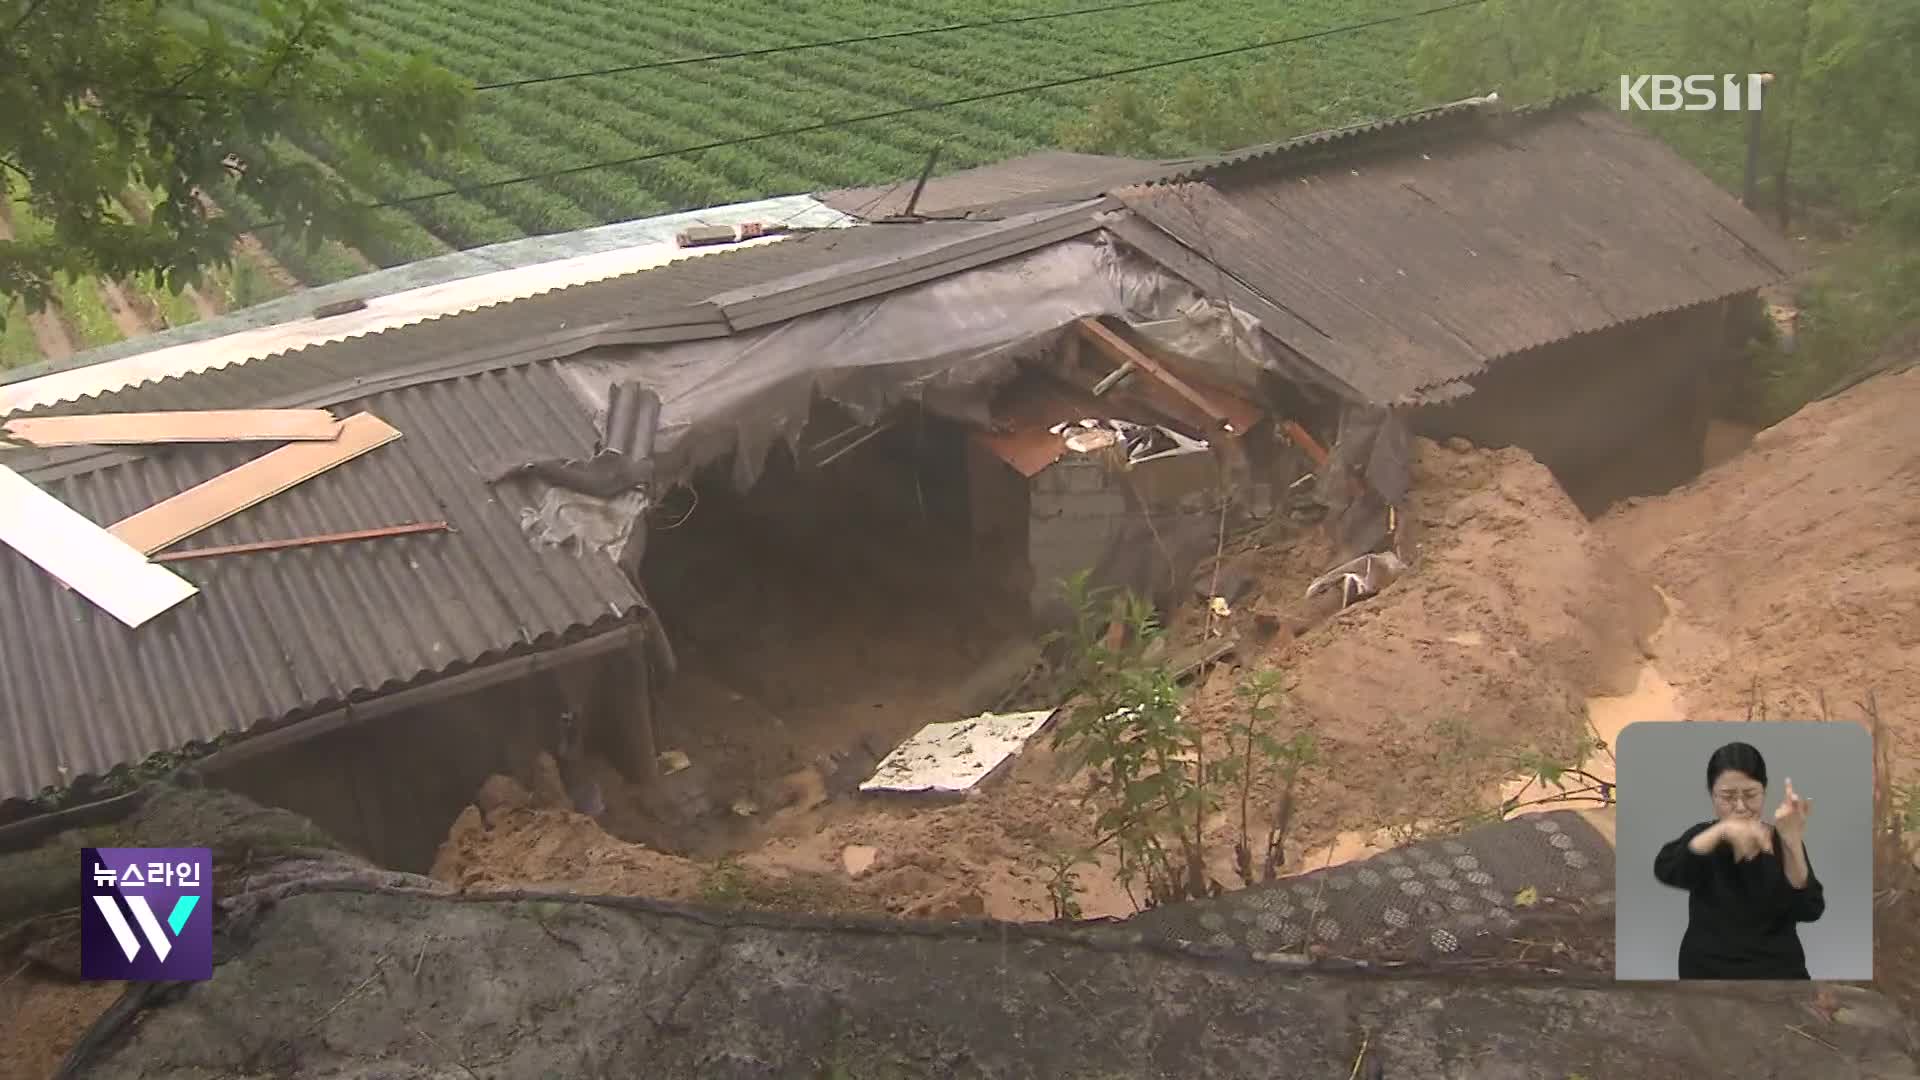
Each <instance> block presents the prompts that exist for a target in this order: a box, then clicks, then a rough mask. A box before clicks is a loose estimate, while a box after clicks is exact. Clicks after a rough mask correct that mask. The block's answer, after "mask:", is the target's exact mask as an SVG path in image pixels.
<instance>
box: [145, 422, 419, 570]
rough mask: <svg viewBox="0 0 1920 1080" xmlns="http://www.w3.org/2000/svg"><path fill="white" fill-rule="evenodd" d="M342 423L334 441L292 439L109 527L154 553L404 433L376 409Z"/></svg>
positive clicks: (148, 552) (146, 551)
mask: <svg viewBox="0 0 1920 1080" xmlns="http://www.w3.org/2000/svg"><path fill="white" fill-rule="evenodd" d="M339 427H340V435H339V437H338V438H337V439H335V440H334V441H332V442H323V443H322V442H316V443H289V444H288V445H286V446H283V447H281V448H280V449H278V450H274V451H272V452H271V453H267V454H262V455H261V456H259V457H257V458H254V459H253V460H252V461H249V462H247V463H246V464H245V465H241V466H239V467H237V468H234V469H230V470H228V471H227V472H223V473H221V474H220V475H219V476H216V477H214V478H213V479H211V480H208V481H207V482H206V483H203V484H200V485H198V486H196V487H191V488H188V489H187V490H185V491H183V492H181V493H180V494H178V495H175V496H174V497H173V498H171V499H163V500H161V501H160V502H157V503H155V504H153V505H152V506H149V507H147V508H146V509H145V510H142V511H140V512H139V513H137V514H135V515H133V516H132V517H130V518H127V519H125V520H124V521H120V522H117V523H115V524H114V526H113V527H112V528H111V529H108V530H107V531H108V532H111V533H112V534H113V535H115V536H117V537H119V538H120V539H122V540H125V541H126V542H127V543H129V544H132V545H133V546H134V547H135V548H136V549H138V550H139V551H141V552H144V553H145V554H148V555H151V554H153V553H154V552H156V551H159V550H160V549H161V548H164V547H167V546H169V545H171V544H175V543H178V542H179V541H181V540H184V539H186V538H187V537H189V536H192V535H193V534H194V533H197V532H199V531H200V530H202V529H205V528H208V527H210V526H212V525H215V524H218V523H219V522H222V521H225V520H226V519H228V518H230V517H232V516H233V515H235V514H237V513H239V512H240V511H242V510H245V509H247V508H248V507H250V506H255V505H257V504H259V503H262V502H265V501H266V500H268V499H271V498H273V497H274V496H275V495H278V494H280V493H281V492H283V491H286V490H287V489H289V488H291V487H294V486H295V485H298V484H303V483H305V482H306V481H308V480H311V479H313V478H314V477H316V476H319V475H320V474H321V473H323V472H326V471H327V470H328V469H331V468H333V467H334V466H336V465H341V464H344V463H346V462H348V461H351V460H353V459H354V458H357V457H359V456H360V455H361V454H364V453H366V452H368V451H369V450H373V449H376V448H378V447H381V446H385V445H386V444H387V443H390V442H392V441H393V440H395V439H397V438H399V437H400V432H398V431H396V430H395V429H394V428H392V427H390V426H389V425H388V424H387V423H386V421H384V420H382V419H380V418H379V417H377V416H375V415H373V414H372V413H360V414H358V415H356V416H350V417H348V418H347V419H345V420H342V421H340V422H339Z"/></svg>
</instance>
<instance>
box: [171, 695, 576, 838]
mask: <svg viewBox="0 0 1920 1080" xmlns="http://www.w3.org/2000/svg"><path fill="white" fill-rule="evenodd" d="M600 662H602V661H593V660H589V661H582V662H581V663H584V664H594V663H600ZM545 689H546V688H545V687H544V686H543V685H542V683H541V681H540V678H539V676H538V675H537V674H536V675H533V676H528V677H525V678H522V679H520V680H518V681H516V682H513V683H509V684H507V685H504V686H495V687H490V688H488V689H485V690H478V691H474V692H473V693H469V694H464V695H461V696H459V697H455V698H451V699H449V700H446V701H443V702H439V703H437V704H433V705H425V706H421V707H419V708H416V709H409V710H406V711H404V712H401V713H398V714H395V715H392V716H385V717H380V718H377V719H374V720H370V721H367V722H365V723H361V724H355V725H352V726H349V727H346V728H342V729H340V730H338V731H332V732H329V733H327V734H325V735H321V736H318V737H316V738H313V739H308V740H305V741H302V742H299V743H295V744H293V745H291V746H287V747H285V748H282V749H279V750H275V751H272V752H270V753H268V754H265V755H263V756H261V757H257V758H253V759H250V760H247V761H244V762H241V763H239V764H236V765H235V766H233V767H232V768H231V769H225V770H220V771H217V772H212V773H210V774H209V776H208V782H209V783H212V784H215V785H217V786H219V787H223V788H226V789H228V790H231V791H235V792H238V793H240V794H242V795H245V796H247V797H248V798H250V799H253V800H254V801H256V802H259V803H261V804H262V805H267V806H275V807H280V808H283V809H286V810H291V811H293V812H294V813H296V814H299V815H301V816H302V817H305V818H307V819H309V820H311V821H313V822H314V823H315V824H316V825H318V826H320V827H321V828H322V829H324V830H326V832H327V833H328V834H330V835H331V836H333V837H335V838H336V839H338V840H339V841H340V843H342V844H343V845H345V846H346V847H348V848H349V849H351V850H353V851H354V852H356V853H358V854H360V855H363V856H365V857H366V858H368V859H370V860H371V861H373V862H375V863H378V864H380V865H381V866H385V867H389V868H392V869H395V870H403V871H407V872H409V873H422V874H424V873H426V872H427V871H428V869H429V868H430V867H431V866H432V864H433V855H434V851H435V850H436V849H438V847H439V846H440V842H441V841H442V840H444V839H445V838H446V834H447V828H448V826H450V825H451V824H452V823H453V819H454V818H455V817H457V816H458V815H459V813H460V811H461V809H462V808H464V807H465V806H466V805H467V804H468V803H470V802H472V801H473V795H474V792H475V791H477V790H479V788H480V785H481V783H482V782H483V781H485V780H486V778H487V777H488V776H490V775H492V774H494V773H507V774H524V773H525V772H526V771H527V769H528V766H529V764H530V762H531V760H532V758H533V755H534V754H535V753H537V752H538V751H539V750H540V749H548V750H551V748H552V746H553V743H554V736H555V734H556V731H555V729H554V725H555V723H556V721H557V717H558V714H559V711H560V709H561V708H562V706H561V704H560V703H559V701H558V700H556V699H555V698H553V697H552V696H549V694H547V693H546V692H545Z"/></svg>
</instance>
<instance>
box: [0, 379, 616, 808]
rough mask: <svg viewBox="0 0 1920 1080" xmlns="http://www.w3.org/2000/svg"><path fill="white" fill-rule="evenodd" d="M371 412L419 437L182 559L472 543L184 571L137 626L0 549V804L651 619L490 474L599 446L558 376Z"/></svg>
mask: <svg viewBox="0 0 1920 1080" xmlns="http://www.w3.org/2000/svg"><path fill="white" fill-rule="evenodd" d="M362 408H364V409H367V410H370V411H372V412H374V413H375V414H376V415H378V416H380V417H381V418H382V419H384V420H386V421H387V422H389V423H391V424H393V425H394V426H395V427H397V428H399V429H400V431H401V432H402V433H403V435H402V437H401V438H400V439H399V440H397V441H395V442H393V443H389V444H388V445H386V446H384V447H381V448H380V449H377V450H375V451H373V452H371V453H369V454H367V455H365V456H364V457H361V458H358V459H355V460H353V461H350V462H348V463H346V464H345V465H342V466H340V467H338V468H336V469H334V470H332V471H331V472H328V473H325V474H323V475H321V476H319V477H316V478H314V479H313V480H310V481H308V482H306V483H305V484H302V485H300V486H298V487H296V488H294V489H293V490H291V491H288V492H286V493H284V494H282V495H279V496H276V497H274V498H272V499H269V500H267V501H266V502H264V503H261V504H260V505H259V506H256V507H254V508H252V509H250V510H247V511H244V512H242V513H241V514H239V515H237V516H235V517H233V518H230V519H228V520H227V521H225V522H222V523H220V524H219V525H216V526H214V527H213V528H211V529H208V530H207V531H205V532H202V533H200V534H198V535H196V536H194V537H192V538H190V539H189V540H187V541H185V542H183V543H182V544H181V545H180V548H181V549H183V550H184V549H188V548H194V547H201V546H211V545H217V544H232V543H246V542H251V541H259V540H268V539H282V538H288V537H297V536H304V535H313V534H318V533H330V532H340V531H346V530H354V529H367V528H375V527H379V526H384V525H395V524H403V523H408V522H413V521H421V520H431V521H441V520H444V521H447V522H449V523H451V525H452V526H453V528H454V529H455V530H456V531H454V532H452V533H445V534H424V535H418V536H409V537H404V538H392V539H381V540H369V541H364V542H358V543H351V544H342V545H335V546H327V547H313V548H306V549H298V550H292V551H283V552H277V553H272V554H254V555H244V556H229V557H220V558H209V559H203V560H191V561H184V562H178V563H173V564H170V568H171V569H173V570H174V571H175V572H177V573H179V574H181V575H182V576H184V577H186V578H188V579H189V580H191V581H192V582H193V583H194V584H196V585H198V586H199V588H200V594H199V595H198V596H195V597H193V598H192V599H190V600H188V601H187V602H186V603H184V604H181V605H180V606H179V607H177V608H175V609H173V610H172V611H169V612H167V613H166V614H164V615H162V616H160V617H159V618H157V619H155V620H154V621H152V622H150V623H148V624H147V625H145V626H143V627H141V628H139V629H138V630H129V629H127V628H126V627H124V626H122V625H121V624H119V623H118V622H116V621H114V620H113V619H112V618H111V617H110V616H107V615H106V614H105V613H103V612H101V611H99V610H97V609H95V608H94V607H93V605H91V604H89V603H88V602H87V601H86V600H84V599H82V598H81V597H80V596H79V595H78V594H76V593H72V592H67V591H65V590H64V589H62V587H61V586H60V585H59V584H57V583H56V582H54V581H53V580H52V579H51V578H49V577H48V576H47V575H46V574H45V573H42V572H41V571H40V570H39V568H38V567H35V566H34V565H32V564H31V563H29V562H27V560H25V559H24V558H21V557H20V556H19V555H17V554H16V553H14V552H13V551H12V550H11V549H7V548H3V547H0V595H4V596H5V597H6V598H7V603H6V604H4V605H0V800H4V799H7V798H13V797H22V796H30V795H32V794H34V793H35V792H37V791H38V790H39V789H41V788H42V787H44V786H46V785H50V784H59V783H62V782H63V781H64V780H66V779H70V778H77V777H79V776H82V775H87V774H99V773H103V772H105V771H106V770H108V769H111V768H112V767H114V766H116V765H120V764H124V763H131V762H137V761H140V760H142V759H144V758H145V757H146V756H147V755H148V754H150V753H153V752H155V751H160V750H170V749H174V748H177V747H180V746H184V745H187V744H189V743H193V742H201V741H206V740H210V739H212V738H214V737H216V736H218V735H221V734H223V733H226V732H232V731H242V730H248V729H252V728H255V727H257V726H260V725H273V724H277V723H280V722H283V721H287V720H290V719H295V718H299V717H302V716H307V715H312V714H316V713H319V712H323V711H326V710H328V709H331V708H335V707H337V706H339V705H340V704H342V703H345V702H347V701H349V700H360V699H363V698H367V697H370V696H375V695H377V694H380V693H383V692H387V691H391V690H396V689H399V688H402V687H406V686H409V685H413V684H416V683H420V682H424V681H428V680H431V679H433V678H435V677H437V676H441V675H446V674H451V673H454V672H457V671H459V670H462V669H464V668H467V667H470V666H473V665H475V664H480V663H484V662H488V661H490V660H493V659H497V658H502V657H506V656H510V655H514V654H516V653H524V652H528V651H535V650H540V649H543V648H545V647H547V646H550V645H555V644H560V643H564V642H567V641H570V640H574V639H578V638H582V637H587V636H591V635H593V634H595V633H597V632H600V631H604V630H608V629H612V628H614V627H617V626H620V625H623V624H625V623H627V622H630V621H632V620H633V619H634V618H635V617H636V616H637V615H638V614H640V613H641V612H642V610H643V601H642V599H641V597H640V595H639V594H638V592H637V591H636V590H635V588H634V586H633V585H632V584H631V583H629V582H628V581H627V579H626V578H625V577H624V576H623V575H622V574H621V572H620V571H619V570H618V568H616V567H615V566H614V564H613V563H612V561H611V560H610V559H608V558H607V557H605V556H604V555H594V554H577V553H573V552H570V551H568V550H565V549H560V548H544V549H540V548H535V547H534V546H533V545H532V544H531V543H530V542H529V541H528V540H527V539H526V537H525V536H524V534H523V533H522V531H521V526H520V522H519V512H520V510H521V508H522V507H524V506H527V505H529V499H530V495H529V492H528V491H527V490H526V489H524V488H523V487H521V486H520V485H519V484H517V483H506V484H501V485H494V486H490V485H488V484H487V483H486V482H485V480H484V479H483V475H484V474H486V473H488V472H489V470H495V469H498V468H500V467H502V466H505V465H508V464H513V463H516V462H517V461H525V460H527V459H529V458H531V457H559V458H567V457H581V456H585V455H586V454H588V453H590V452H591V451H592V449H593V444H594V441H595V438H596V433H595V431H594V429H593V425H592V422H591V419H590V417H588V416H587V414H586V413H585V411H584V410H582V409H581V407H580V406H579V404H578V403H577V402H576V400H575V399H574V398H573V397H572V395H571V394H570V393H569V392H568V391H567V389H566V388H565V386H564V385H563V384H562V383H561V381H560V379H559V377H558V375H557V374H556V373H555V372H554V371H553V370H552V369H551V366H549V365H537V366H532V367H525V368H518V369H513V370H504V371H495V372H489V373H486V374H481V375H475V376H469V377H465V378H460V379H452V380H446V381H441V382H434V383H429V384H426V385H420V386H414V387H409V388H405V389H398V390H393V391H389V392H386V393H382V394H378V395H375V396H372V397H370V398H366V399H364V400H361V401H356V402H349V403H346V404H345V409H344V410H342V411H341V412H340V415H347V414H348V413H347V411H346V410H357V409H362ZM259 453H260V450H259V449H258V448H257V447H252V448H250V447H241V446H232V445H200V446H186V447H178V448H169V449H166V450H164V451H160V452H155V453H150V454H148V455H147V456H145V457H143V458H141V459H139V460H134V461H131V462H124V463H122V464H118V465H115V466H112V467H109V468H102V469H98V470H96V471H91V472H87V473H85V474H82V475H78V476H75V477H72V478H69V479H66V480H60V481H56V482H53V483H49V484H46V485H45V486H46V487H47V490H48V491H49V492H51V493H52V494H53V495H55V496H56V497H58V498H60V499H61V500H63V501H65V502H66V503H68V504H69V505H71V506H73V507H74V508H75V509H76V510H79V511H80V512H81V513H83V514H85V515H86V516H87V517H88V518H90V519H91V520H93V521H95V522H98V523H101V524H110V523H112V522H114V521H117V520H119V519H120V518H122V517H124V516H125V515H127V514H129V513H131V512H133V511H136V510H139V509H142V508H143V507H145V506H148V505H151V504H152V503H154V502H156V501H158V500H160V499H162V498H165V497H167V496H169V495H172V494H174V493H176V492H179V491H181V490H184V489H185V488H187V487H189V486H191V485H192V484H195V483H198V482H199V481H202V480H205V479H207V478H209V477H211V476H214V475H216V474H218V473H220V472H222V471H225V470H226V469H228V468H231V467H232V466H234V465H237V464H239V463H240V462H242V461H245V460H247V459H248V458H250V457H253V456H257V455H258V454H259ZM63 768H64V769H65V770H66V773H65V775H64V776H63V774H62V769H63Z"/></svg>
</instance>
